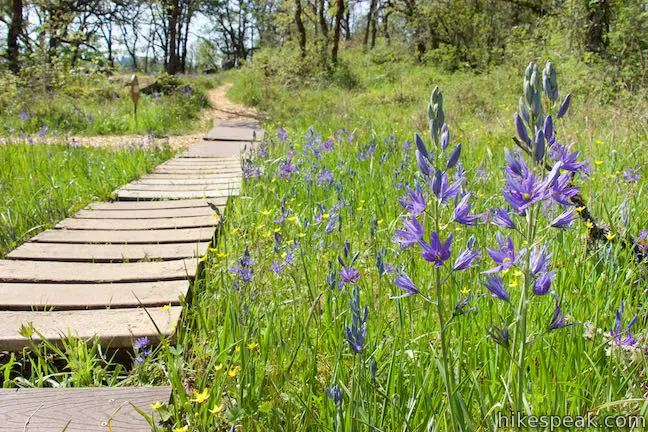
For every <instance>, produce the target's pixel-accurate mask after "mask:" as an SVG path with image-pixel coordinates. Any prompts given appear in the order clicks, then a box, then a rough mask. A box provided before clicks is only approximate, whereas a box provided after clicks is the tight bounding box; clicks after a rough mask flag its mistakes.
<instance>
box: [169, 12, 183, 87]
mask: <svg viewBox="0 0 648 432" xmlns="http://www.w3.org/2000/svg"><path fill="white" fill-rule="evenodd" d="M169 9H170V10H169V11H167V13H168V14H169V42H168V46H169V61H168V62H167V73H168V74H169V75H175V74H176V73H177V72H178V51H177V46H178V41H177V38H178V37H177V34H178V16H179V12H180V11H179V10H178V1H177V0H173V1H172V2H171V3H170V8H169Z"/></svg>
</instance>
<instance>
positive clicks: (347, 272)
mask: <svg viewBox="0 0 648 432" xmlns="http://www.w3.org/2000/svg"><path fill="white" fill-rule="evenodd" d="M340 279H341V280H340V284H341V285H345V284H350V285H356V284H357V283H358V279H360V272H359V271H358V270H356V269H354V268H353V267H342V269H341V270H340Z"/></svg>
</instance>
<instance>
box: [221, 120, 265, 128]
mask: <svg viewBox="0 0 648 432" xmlns="http://www.w3.org/2000/svg"><path fill="white" fill-rule="evenodd" d="M215 126H226V127H241V128H249V129H261V124H260V123H259V121H258V120H256V119H236V120H220V119H219V120H216V122H215Z"/></svg>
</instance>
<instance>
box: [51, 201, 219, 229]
mask: <svg viewBox="0 0 648 432" xmlns="http://www.w3.org/2000/svg"><path fill="white" fill-rule="evenodd" d="M218 192H219V193H221V194H223V192H221V191H218ZM120 193H121V191H120ZM217 224H218V220H217V218H216V217H215V216H189V217H178V218H158V219H109V218H106V219H75V218H68V219H63V220H62V221H61V222H59V223H58V224H56V228H59V229H68V230H73V229H82V230H111V231H121V230H156V229H169V228H198V227H215V226H216V225H217Z"/></svg>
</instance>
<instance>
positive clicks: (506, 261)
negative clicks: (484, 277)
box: [482, 233, 525, 274]
mask: <svg viewBox="0 0 648 432" xmlns="http://www.w3.org/2000/svg"><path fill="white" fill-rule="evenodd" d="M497 243H498V244H499V249H491V248H486V252H487V253H488V255H489V256H490V257H491V258H492V259H493V261H495V264H497V267H494V268H492V269H490V270H486V271H485V272H482V273H483V274H490V273H496V272H500V271H502V270H507V269H510V268H511V267H513V266H514V265H515V263H517V261H518V260H519V259H520V258H521V257H522V256H523V255H524V253H525V250H524V249H523V250H521V251H520V252H519V253H518V254H517V255H516V254H515V246H514V245H513V241H512V240H511V237H510V236H509V237H508V239H507V240H504V237H502V235H501V234H500V233H497Z"/></svg>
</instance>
